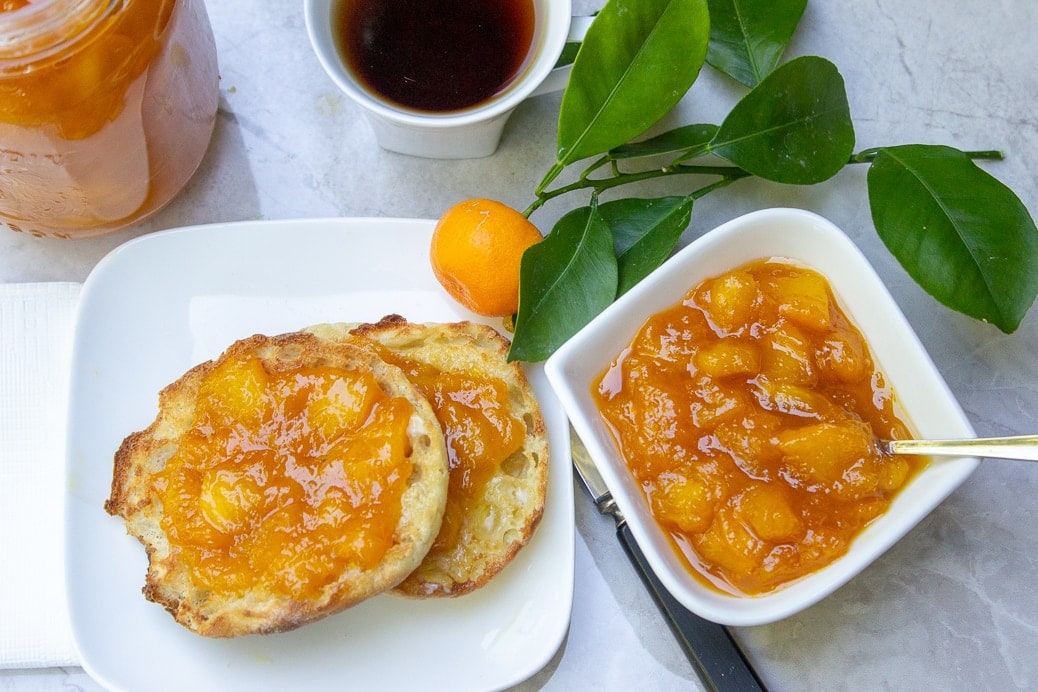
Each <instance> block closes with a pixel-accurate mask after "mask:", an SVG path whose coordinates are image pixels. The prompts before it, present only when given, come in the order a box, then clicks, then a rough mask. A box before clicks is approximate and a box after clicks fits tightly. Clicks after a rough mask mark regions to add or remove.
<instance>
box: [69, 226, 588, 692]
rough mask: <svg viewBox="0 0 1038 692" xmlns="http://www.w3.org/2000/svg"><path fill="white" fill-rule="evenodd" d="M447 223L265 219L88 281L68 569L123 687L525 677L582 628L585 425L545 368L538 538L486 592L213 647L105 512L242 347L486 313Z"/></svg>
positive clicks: (399, 685)
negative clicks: (437, 245) (458, 301)
mask: <svg viewBox="0 0 1038 692" xmlns="http://www.w3.org/2000/svg"><path fill="white" fill-rule="evenodd" d="M432 228H433V223H432V222H429V221H414V220H391V219H354V220H349V219H343V220H312V221H284V222H273V221H271V222H247V223H237V224H220V225H213V226H199V227H193V228H185V229H180V230H175V231H167V232H162V233H156V234H152V235H148V236H144V237H142V238H139V239H137V240H134V241H131V242H129V243H127V244H125V245H123V246H122V247H120V248H118V249H116V250H115V251H113V252H112V253H111V254H110V255H109V256H108V257H106V258H105V259H104V260H103V261H102V262H101V263H100V264H98V266H97V268H96V269H95V271H94V272H93V273H92V274H91V275H90V277H89V278H88V279H87V281H86V283H85V284H84V286H83V290H82V297H81V303H80V306H79V312H78V322H77V330H76V338H75V346H74V354H73V361H74V362H73V377H72V388H71V401H70V417H69V433H68V435H69V438H68V479H69V480H68V484H69V487H68V501H67V518H66V521H67V570H68V592H69V603H70V609H71V616H72V627H73V632H74V634H75V639H76V644H77V647H78V649H79V654H80V658H81V661H82V663H83V666H84V668H85V669H86V670H87V672H89V673H90V675H91V676H92V677H94V678H95V679H96V680H97V681H98V682H100V683H101V684H102V685H104V686H105V687H107V688H109V689H112V690H145V689H147V690H161V689H169V690H187V689H195V690H201V689H219V690H259V689H277V690H281V689H304V688H305V689H344V688H350V689H406V688H413V687H414V686H420V687H421V688H422V689H430V690H432V689H444V690H447V689H449V690H466V689H468V690H475V689H494V688H502V687H507V686H509V685H514V684H516V683H518V682H521V681H522V680H524V679H526V678H527V677H528V676H530V675H532V674H533V673H535V672H537V671H538V670H539V669H540V668H542V667H543V666H544V665H545V664H546V663H547V662H548V661H549V660H550V659H551V657H552V656H553V655H554V654H555V652H556V651H557V650H558V648H559V646H560V645H561V643H562V640H563V638H564V637H565V634H566V631H567V629H568V626H569V619H570V612H571V605H572V597H573V560H574V543H573V539H574V516H573V491H572V474H571V471H570V468H571V467H570V463H569V435H568V433H569V430H568V426H567V422H566V419H565V416H564V414H563V412H562V409H561V407H560V406H559V404H558V402H557V400H556V399H555V397H554V395H553V394H552V391H551V388H550V386H549V385H548V382H547V380H546V379H545V377H544V373H543V369H542V368H540V367H532V368H528V370H527V372H528V374H529V376H530V379H531V382H532V384H533V386H534V389H535V390H536V392H537V395H538V398H539V399H540V402H541V405H542V408H543V413H544V417H545V421H546V423H547V427H548V434H549V442H550V445H551V454H552V466H551V471H550V476H549V491H548V500H547V504H546V507H545V514H544V517H543V520H542V522H541V524H540V527H539V529H538V531H537V533H536V534H535V535H534V537H533V539H532V540H531V542H530V544H529V545H527V546H526V548H524V549H523V550H522V551H520V553H519V555H518V556H517V557H516V559H515V561H514V562H513V563H512V564H511V565H509V566H508V568H506V570H505V571H504V572H503V573H501V574H500V575H498V577H496V578H495V579H494V580H493V581H492V582H491V583H490V584H488V585H487V586H486V587H484V588H483V589H481V590H479V591H477V592H474V593H472V594H470V595H467V596H464V597H461V598H456V599H444V600H440V599H437V600H425V601H412V600H405V599H400V598H396V597H393V596H380V597H377V598H375V599H372V600H370V601H367V602H365V603H362V604H360V605H358V606H356V607H354V608H352V609H350V610H347V611H345V612H343V613H340V614H338V615H334V616H332V617H329V618H326V619H324V620H321V621H319V622H317V623H314V624H311V625H307V626H305V627H302V628H300V629H298V630H295V631H293V632H288V633H285V634H277V635H267V636H250V637H243V638H240V639H235V640H209V639H205V638H202V637H199V636H197V635H194V634H192V633H190V632H188V631H187V630H186V629H183V628H182V627H181V626H180V625H177V624H176V623H175V622H174V621H173V619H172V618H171V617H170V616H169V615H168V614H167V613H166V612H165V611H164V610H163V609H162V608H161V607H160V606H157V605H155V604H154V603H150V602H148V601H146V600H145V599H144V597H143V596H142V595H141V587H142V586H143V584H144V575H145V571H146V565H147V560H146V557H145V553H144V549H143V547H142V546H141V545H140V544H139V543H138V542H137V540H136V539H134V538H131V537H129V536H127V535H126V532H125V530H124V528H123V525H122V521H121V520H119V519H117V518H114V517H111V516H109V515H108V514H106V513H105V511H104V509H103V504H104V501H105V500H106V499H107V497H108V493H109V489H110V483H111V474H112V455H113V453H114V451H115V449H116V448H117V447H118V445H119V443H120V442H121V441H122V439H123V437H125V436H126V435H127V434H129V433H131V432H133V431H135V430H139V429H141V428H143V427H145V426H146V425H147V424H148V423H149V422H150V421H151V420H152V419H153V418H154V416H155V412H156V406H157V393H158V391H159V389H161V388H162V387H163V386H164V385H166V384H168V383H169V382H172V381H173V380H174V379H176V378H177V377H178V376H179V375H180V374H181V373H182V372H184V371H185V370H187V369H188V368H189V367H191V366H192V365H194V364H195V363H198V362H200V361H203V360H206V359H209V358H212V357H214V356H216V355H218V354H219V353H220V352H221V351H222V350H223V348H225V347H226V346H227V345H229V344H230V343H231V342H232V341H234V340H235V339H237V338H240V337H244V336H248V335H251V334H254V333H257V332H260V333H267V334H275V333H281V332H285V331H291V330H295V329H299V328H301V327H304V326H307V325H309V324H313V323H317V322H326V321H358V320H364V321H372V320H377V319H378V318H379V317H381V316H383V315H384V314H388V313H392V312H395V313H398V314H401V315H404V316H405V317H407V318H408V319H411V320H414V321H451V320H458V319H471V320H477V319H479V318H478V317H476V316H475V315H472V314H470V313H467V312H465V311H464V310H462V309H461V308H459V307H457V306H455V304H454V303H453V302H452V301H450V300H449V299H448V298H447V297H446V296H445V295H444V294H443V293H442V291H441V290H440V289H439V286H438V285H437V284H436V283H435V280H434V278H433V276H432V272H431V270H430V269H429V262H428V254H427V253H428V243H429V236H430V233H431V232H432Z"/></svg>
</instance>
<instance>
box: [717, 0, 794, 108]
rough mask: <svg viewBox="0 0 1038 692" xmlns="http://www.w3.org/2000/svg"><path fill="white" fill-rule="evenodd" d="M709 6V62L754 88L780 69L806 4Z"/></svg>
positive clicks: (756, 0)
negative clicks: (779, 65) (783, 56)
mask: <svg viewBox="0 0 1038 692" xmlns="http://www.w3.org/2000/svg"><path fill="white" fill-rule="evenodd" d="M708 4H709V5H710V46H709V49H708V50H707V54H706V61H707V62H708V63H710V65H712V66H713V67H714V68H716V69H718V70H720V71H721V72H724V73H725V74H727V75H728V76H729V77H732V78H733V79H735V80H737V81H739V82H741V83H743V84H745V85H746V86H748V87H751V88H752V87H755V86H757V84H758V83H760V81H761V80H762V79H764V78H765V77H767V76H768V75H769V74H771V72H772V71H773V70H774V69H775V68H776V67H778V64H779V62H780V61H781V60H782V54H783V53H785V52H786V47H787V46H788V45H789V41H790V40H791V39H792V38H793V32H794V31H796V28H797V24H799V23H800V18H801V17H802V16H803V14H804V8H805V7H807V0H708Z"/></svg>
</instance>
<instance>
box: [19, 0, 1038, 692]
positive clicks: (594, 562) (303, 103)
mask: <svg viewBox="0 0 1038 692" xmlns="http://www.w3.org/2000/svg"><path fill="white" fill-rule="evenodd" d="M208 6H209V7H208V9H209V13H210V17H211V20H212V23H213V27H214V30H215V33H216V37H217V43H218V51H219V60H220V68H221V99H220V110H219V118H218V122H217V126H216V132H215V135H214V137H213V140H212V144H211V146H210V149H209V152H208V154H207V157H206V159H205V161H204V162H203V165H202V167H201V169H200V170H199V172H198V173H197V175H196V176H195V177H194V178H193V179H192V181H191V182H190V184H189V185H188V187H187V188H186V189H185V190H184V192H183V193H182V194H181V195H180V196H179V197H178V198H177V199H176V200H175V201H174V203H172V204H171V205H170V206H168V207H167V208H165V209H164V210H163V211H161V212H160V213H158V214H157V215H155V216H154V217H152V218H151V219H149V220H148V221H146V222H144V223H142V224H140V225H138V226H136V227H134V228H131V229H129V230H126V231H123V232H119V233H116V234H113V235H110V236H106V237H102V238H99V239H93V240H83V241H73V242H69V241H56V240H41V239H35V238H31V237H27V236H25V235H21V234H16V233H12V232H9V231H6V230H5V231H2V232H0V282H23V281H82V280H84V279H85V278H86V276H87V274H88V273H89V272H90V270H91V268H92V267H93V266H94V265H95V263H96V262H97V261H98V260H99V259H100V258H101V257H103V256H104V255H105V254H106V253H107V252H108V251H109V250H111V249H112V248H114V247H116V246H117V245H119V244H121V243H123V242H125V241H127V240H129V239H130V238H133V237H136V236H139V235H142V234H145V233H148V232H151V231H155V230H159V229H164V228H171V227H176V226H182V225H190V224H200V223H209V222H219V221H233V220H244V219H258V218H264V219H285V218H297V217H327V216H390V217H419V218H436V217H438V216H439V215H440V214H441V213H442V211H443V210H444V209H446V208H447V207H448V206H449V205H450V204H452V203H453V202H455V201H458V200H460V199H463V198H467V197H474V196H483V197H491V198H496V199H499V200H501V201H503V202H505V203H508V204H511V205H513V206H516V207H519V208H524V207H525V206H526V204H528V203H529V201H530V200H531V197H532V191H533V188H534V186H535V185H536V183H537V182H538V181H539V180H540V178H541V176H542V175H543V174H544V172H545V171H546V170H547V168H548V167H549V166H550V164H551V163H552V162H553V160H554V141H555V119H556V116H557V114H558V107H559V96H558V94H555V95H548V96H541V97H537V98H535V99H532V100H530V101H528V102H526V103H524V104H523V105H522V106H520V108H519V109H518V110H517V111H516V112H515V114H514V115H513V116H512V119H511V121H510V122H509V124H508V127H507V129H506V131H505V135H504V140H503V142H502V145H501V148H500V150H499V151H498V152H497V153H496V154H495V155H494V156H492V157H489V158H485V159H479V160H470V161H431V160H422V159H415V158H410V157H406V156H400V155H396V154H390V153H387V152H385V151H381V150H380V149H379V148H378V147H377V146H376V144H375V141H374V138H373V135H372V132H371V130H370V128H369V126H368V124H367V122H366V121H365V120H364V119H363V118H362V117H361V116H360V113H359V112H358V110H357V108H356V107H354V106H353V104H352V103H351V102H350V101H348V100H347V99H346V98H345V97H344V96H343V95H341V94H340V93H339V92H338V91H337V89H336V88H335V86H334V85H333V84H332V83H331V81H330V80H329V79H328V78H327V77H326V76H325V74H324V72H323V71H322V70H321V68H320V66H319V65H318V63H317V60H316V58H315V57H314V56H313V54H312V53H311V50H310V46H309V43H308V41H307V37H306V31H305V28H304V25H303V18H302V3H301V2H298V1H295V0H293V1H289V0H275V1H274V2H263V3H258V2H245V1H244V0H224V1H223V2H214V1H210V2H209V3H208ZM595 6H596V3H595V2H593V1H592V0H585V2H583V3H581V2H578V3H577V9H582V8H583V9H593V8H594V7H595ZM1036 33H1038V4H1036V3H1035V2H1033V0H1001V1H1000V2H994V3H993V2H990V0H957V1H956V2H954V3H941V4H939V5H938V4H935V3H933V2H931V1H930V0H862V1H860V2H852V1H850V0H814V1H813V2H811V3H810V5H809V7H808V9H807V12H806V14H805V16H804V19H803V22H802V23H801V26H800V28H799V31H798V33H797V35H796V38H795V40H794V42H793V45H792V47H791V50H790V55H791V56H793V55H802V54H815V55H821V56H824V57H827V58H829V59H830V60H832V61H833V62H834V63H835V64H836V65H837V66H838V67H839V68H840V71H841V73H842V74H843V76H844V78H845V79H846V82H847V91H848V95H849V98H850V103H851V110H852V114H853V116H854V121H855V125H856V132H857V149H859V150H860V149H864V148H867V147H871V146H878V145H890V144H904V143H944V144H950V145H953V146H957V147H959V148H962V149H988V148H997V149H1002V150H1003V151H1004V152H1005V154H1006V159H1005V160H1004V161H1002V162H994V163H986V164H984V166H985V168H986V169H987V170H988V171H990V172H991V173H992V174H993V175H995V176H996V177H998V178H999V179H1000V180H1002V181H1004V182H1006V183H1007V184H1008V185H1009V186H1010V187H1011V188H1013V189H1014V190H1015V191H1016V192H1017V194H1018V195H1019V196H1020V197H1021V199H1022V200H1023V201H1024V203H1025V204H1026V205H1027V206H1028V207H1029V208H1030V209H1031V210H1032V212H1038V176H1036V175H1035V168H1036V167H1038V116H1036V115H1035V108H1036V107H1038V74H1036V73H1035V71H1034V64H1035V61H1036V58H1038V49H1036V48H1035V46H1036V44H1035V42H1034V37H1035V34H1036ZM739 93H740V91H739V89H738V88H737V87H736V86H735V85H734V84H732V83H731V82H729V81H726V80H725V79H724V78H722V77H720V76H718V75H717V74H716V73H712V72H711V71H710V70H706V71H705V72H704V76H703V78H702V79H701V80H700V82H699V83H697V84H696V86H695V88H694V89H693V90H692V92H690V93H689V95H688V96H687V97H686V98H685V100H684V101H683V102H682V103H681V104H680V106H679V108H678V109H677V111H676V112H675V113H674V114H673V116H672V117H670V118H668V119H667V122H666V123H663V124H662V125H661V128H663V127H668V126H675V125H678V124H684V123H691V122H719V121H720V120H721V118H722V117H723V116H724V114H725V113H727V109H728V108H729V107H730V104H731V103H732V102H733V98H734V97H735V96H736V95H737V94H739ZM675 189H678V188H677V187H676V184H675V183H672V182H667V183H655V184H647V185H644V186H643V187H640V188H635V189H632V190H628V191H627V192H628V193H630V194H637V195H639V196H649V195H655V194H666V193H667V192H668V191H670V190H675ZM585 199H586V198H583V197H580V198H577V197H574V198H573V199H568V198H562V199H560V200H557V201H555V202H552V203H550V204H549V205H547V206H546V207H545V208H544V209H542V210H540V211H538V212H537V213H536V214H535V215H534V217H533V220H534V221H535V222H536V223H538V225H540V226H541V227H542V228H543V229H547V228H549V227H550V226H551V224H552V223H553V222H554V220H555V219H556V218H557V217H559V216H561V215H562V214H563V213H565V212H566V211H568V210H569V209H570V208H572V207H575V206H578V205H579V204H582V203H584V202H585ZM771 206H793V207H802V208H806V209H810V210H813V211H816V212H818V213H820V214H822V215H824V216H826V217H828V218H829V219H831V220H832V221H833V222H835V223H836V224H837V225H838V226H840V227H842V228H843V229H844V230H845V231H847V233H848V234H849V235H850V236H851V238H852V239H853V240H854V241H855V242H856V243H857V244H858V245H859V246H860V247H861V249H862V251H863V252H864V253H865V254H866V256H867V257H868V258H869V260H870V261H871V262H872V263H873V264H874V266H875V267H876V269H877V271H878V272H879V274H880V275H881V276H882V278H883V279H884V280H885V281H886V282H887V284H888V286H889V287H890V290H891V292H892V293H893V295H894V297H895V299H896V300H897V302H898V304H899V305H900V306H901V308H902V309H903V311H904V312H905V313H906V315H907V317H908V319H909V321H910V322H911V323H912V325H913V326H914V327H915V329H916V330H917V332H918V334H919V336H920V338H921V340H922V342H923V344H924V345H925V346H926V348H927V349H928V350H929V352H930V354H931V356H932V357H933V359H934V361H935V362H936V364H937V366H938V368H939V370H940V371H941V373H942V374H943V376H944V377H945V378H946V380H947V382H948V384H949V386H950V387H951V389H952V391H953V392H954V393H955V395H956V396H957V397H958V399H959V401H960V403H961V405H962V407H963V408H964V409H965V411H966V412H967V414H968V416H969V418H970V420H971V421H972V423H973V425H974V427H975V428H976V430H977V432H978V433H979V434H981V435H1005V434H1022V433H1035V432H1038V348H1036V344H1038V309H1036V310H1032V312H1031V313H1030V314H1029V316H1028V317H1027V319H1026V320H1025V321H1024V323H1023V325H1022V326H1021V327H1020V329H1019V330H1018V331H1017V332H1016V333H1015V334H1013V335H1009V336H1007V335H1004V334H1002V333H1000V332H998V331H997V330H996V329H995V328H993V327H990V326H987V325H984V324H980V323H977V322H974V321H972V320H970V319H968V318H966V317H963V316H961V315H959V314H957V313H953V312H951V311H949V310H947V309H945V308H943V307H941V306H940V305H938V304H937V303H935V302H934V301H933V300H932V299H931V298H930V297H929V296H927V295H926V294H925V293H923V292H922V290H921V289H919V288H918V287H917V286H916V285H915V284H914V283H913V282H912V281H911V280H910V279H909V278H908V277H907V275H906V274H905V272H904V271H903V270H902V269H901V267H900V266H899V265H898V264H897V262H896V261H895V260H894V259H893V258H892V257H891V256H890V254H889V253H888V252H887V251H886V249H885V247H884V246H883V245H882V243H881V242H880V241H879V240H878V238H877V237H876V234H875V231H874V229H873V227H872V223H871V220H870V217H869V209H868V202H867V197H866V191H865V170H864V169H863V168H861V169H857V168H853V167H851V168H848V169H847V170H844V171H843V172H841V173H840V174H839V175H838V176H837V177H836V178H835V179H834V180H831V181H829V182H827V183H824V184H821V185H817V186H814V187H810V188H796V187H787V186H780V185H773V184H767V183H763V182H760V181H743V182H741V183H738V184H736V185H733V186H731V187H729V188H727V189H725V190H722V191H720V192H717V193H714V194H711V195H709V196H708V197H707V198H705V199H704V200H702V201H701V202H700V203H699V204H698V206H697V208H696V210H695V213H694V214H693V222H692V228H691V229H690V230H689V231H688V232H687V233H686V236H685V239H684V240H685V241H686V242H687V241H688V240H690V239H691V238H693V237H695V236H697V235H698V234H700V233H702V232H704V231H706V230H709V229H710V228H713V227H714V226H716V225H718V224H719V223H721V222H724V221H727V220H729V219H731V218H733V217H735V216H738V215H740V214H742V213H744V212H747V211H751V210H754V209H759V208H764V207H771ZM576 493H577V497H576V507H577V517H576V523H577V534H576V536H575V542H576V558H577V560H576V569H577V572H576V592H575V599H574V610H573V618H572V625H571V628H570V632H569V636H568V638H567V640H566V642H565V643H564V645H563V647H562V649H561V650H560V651H559V652H558V654H557V655H556V656H555V658H554V659H553V660H552V661H551V662H550V664H549V665H548V666H547V667H546V668H545V669H544V670H542V671H540V672H539V673H538V674H536V675H535V676H534V677H533V678H532V679H530V680H529V681H527V682H526V683H525V684H524V685H522V687H523V689H560V690H563V689H582V688H595V689H629V688H632V687H634V686H637V688H639V689H661V690H662V689H688V688H695V687H696V686H697V685H699V684H700V683H699V682H698V680H697V678H696V677H695V674H694V673H693V671H692V669H691V668H690V666H689V664H688V662H687V660H686V659H685V658H684V656H683V654H682V652H681V650H680V649H679V648H678V646H677V644H676V643H675V642H674V640H673V639H672V638H671V635H670V632H669V630H668V629H667V627H666V625H665V624H664V622H663V620H662V619H661V618H660V616H659V614H658V612H657V611H656V609H655V606H654V604H653V602H652V601H651V600H650V598H649V597H648V595H647V594H646V592H645V590H644V589H643V587H642V585H641V582H640V581H639V579H638V577H637V575H636V574H635V573H634V571H633V570H632V568H631V567H630V565H629V564H628V562H627V559H626V557H625V555H624V553H623V551H622V549H621V547H620V545H619V543H618V542H617V541H616V538H615V535H614V533H613V526H612V523H611V522H610V521H609V520H607V519H605V518H603V517H601V516H599V515H598V514H597V513H595V512H594V511H593V508H592V507H591V505H590V503H589V502H588V500H587V498H586V496H585V495H584V494H583V493H582V491H581V489H580V486H579V485H577V486H576ZM1036 507H1038V465H1035V464H1027V463H1020V462H1005V461H990V462H985V463H983V464H981V466H980V468H979V469H978V470H977V472H976V473H975V474H974V475H973V476H972V477H971V478H970V479H969V480H968V481H967V482H966V483H965V484H964V485H963V486H962V487H961V488H960V489H959V490H958V491H957V492H956V493H954V494H953V495H952V496H951V497H950V498H949V499H948V500H947V501H946V502H945V503H944V504H942V505H941V506H940V507H939V508H938V509H937V510H936V511H935V512H934V513H933V514H932V515H930V516H929V517H928V518H927V519H926V520H924V521H923V522H922V523H921V524H920V525H919V526H918V527H917V528H916V529H915V530H913V531H912V532H911V533H910V534H909V535H908V536H907V537H905V538H904V539H903V540H902V541H901V542H899V543H898V544H897V545H895V546H894V547H893V548H892V549H891V550H890V551H889V552H887V553H886V554H885V555H884V556H883V557H882V558H881V559H879V560H878V561H877V562H876V563H875V564H873V565H872V566H871V567H869V568H868V569H867V570H865V572H864V573H862V574H861V575H860V576H859V577H857V578H856V579H854V580H853V581H852V582H850V583H849V584H847V585H846V586H845V587H843V588H842V589H840V590H839V591H837V592H836V593H835V594H833V595H832V596H830V597H828V598H826V599H825V600H823V601H822V602H821V603H819V604H818V605H816V606H814V607H812V608H810V609H809V610H807V611H806V612H803V613H801V614H799V615H797V616H794V617H791V618H788V619H786V620H783V621H781V622H778V623H775V624H771V625H767V626H761V627H752V628H742V629H739V630H737V631H736V635H737V637H738V639H739V640H740V641H741V642H742V644H743V645H744V647H745V648H746V650H747V652H748V656H749V658H750V659H751V660H752V662H753V663H754V665H755V666H756V667H757V669H758V670H759V672H760V674H761V675H762V677H763V678H764V679H765V681H766V682H767V683H768V685H769V686H770V687H772V688H773V689H776V690H795V689H855V690H860V689H905V690H908V689H962V690H976V689H993V690H994V689H998V690H1004V689H1013V688H1016V689H1028V688H1034V687H1038V656H1036V655H1035V652H1038V589H1036V588H1035V586H1036V583H1038V582H1036V576H1035V575H1036V572H1038V565H1036V561H1038V511H1036ZM70 687H79V688H83V689H96V684H94V683H93V682H92V681H91V680H90V679H89V677H88V676H87V675H86V674H85V673H83V671H82V670H80V669H74V668H73V669H59V670H39V671H2V672H0V688H2V689H5V690H8V689H26V690H41V689H59V688H62V689H68V688H70Z"/></svg>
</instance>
